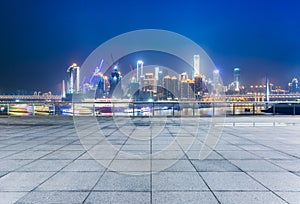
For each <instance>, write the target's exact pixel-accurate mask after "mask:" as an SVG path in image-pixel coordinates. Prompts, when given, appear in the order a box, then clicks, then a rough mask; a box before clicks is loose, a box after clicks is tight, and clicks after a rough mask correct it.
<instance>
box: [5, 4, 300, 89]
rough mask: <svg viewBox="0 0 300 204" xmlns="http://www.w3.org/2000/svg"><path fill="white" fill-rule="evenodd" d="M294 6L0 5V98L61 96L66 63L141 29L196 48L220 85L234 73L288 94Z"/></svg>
mask: <svg viewBox="0 0 300 204" xmlns="http://www.w3.org/2000/svg"><path fill="white" fill-rule="evenodd" d="M298 6H299V3H298V2H297V1H288V2H287V3H284V2H275V3H274V2H273V1H264V2H261V1H245V2H243V3H240V2H239V1H233V0H230V1H226V2H223V1H216V0H215V1H188V2H183V1H179V2H168V1H165V2H160V1H151V4H150V3H148V2H137V1H130V2H129V3H125V2H123V1H112V2H109V1H89V2H88V3H85V2H84V1H72V2H69V1H62V2H60V1H53V2H51V3H49V2H42V1H27V2H26V1H14V2H11V1H1V20H0V22H1V25H2V28H3V32H1V34H0V42H1V45H2V49H1V55H0V56H1V57H0V58H1V75H0V93H3V92H4V93H7V92H14V91H16V90H20V89H22V90H28V91H34V90H36V89H37V88H38V89H40V90H41V91H48V90H50V91H53V92H58V91H59V88H60V83H61V80H62V79H63V78H64V76H65V71H66V68H67V67H68V66H70V64H71V63H73V62H76V63H77V64H78V65H81V64H82V63H83V61H84V59H85V58H86V57H87V56H88V55H89V53H90V52H92V51H93V50H94V49H95V48H96V47H97V46H99V45H100V44H101V43H103V42H105V41H106V40H108V39H110V38H112V37H114V36H116V35H119V34H121V33H124V32H128V31H132V30H136V29H145V28H157V29H165V30H170V31H173V32H177V33H179V34H182V35H184V36H186V37H188V38H190V39H191V40H193V41H195V42H196V43H198V44H199V45H200V46H201V47H203V49H204V50H205V51H206V52H207V53H208V55H209V56H210V57H211V58H212V60H213V61H214V63H215V64H216V66H217V68H218V69H219V70H220V75H221V77H222V79H223V81H224V84H227V83H229V82H231V81H232V80H233V77H232V69H233V68H235V67H239V68H240V69H241V80H242V81H244V83H245V84H246V85H251V83H250V82H251V81H253V83H252V84H258V83H260V84H262V83H263V82H264V80H265V75H266V74H268V75H269V78H270V81H272V82H274V83H275V84H279V85H281V86H282V88H286V87H285V86H286V84H287V83H289V82H290V81H291V80H292V79H293V78H294V77H297V78H299V77H300V69H299V66H300V58H299V57H298V53H300V41H299V39H298V36H299V34H300V26H299V25H300V14H299V13H298V12H297V8H298ZM136 11H141V13H140V16H139V17H137V15H139V13H137V12H136ZM153 11H155V12H153ZM145 64H146V63H145ZM128 69H129V68H128ZM246 76H247V77H246Z"/></svg>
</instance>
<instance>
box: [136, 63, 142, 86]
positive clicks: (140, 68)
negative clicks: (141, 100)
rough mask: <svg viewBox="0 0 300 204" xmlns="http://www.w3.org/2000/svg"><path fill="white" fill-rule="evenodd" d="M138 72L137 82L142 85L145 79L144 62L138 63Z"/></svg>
mask: <svg viewBox="0 0 300 204" xmlns="http://www.w3.org/2000/svg"><path fill="white" fill-rule="evenodd" d="M136 72H137V73H136V78H137V82H139V83H141V81H142V80H141V78H142V77H144V62H143V61H142V60H138V61H137V64H136Z"/></svg>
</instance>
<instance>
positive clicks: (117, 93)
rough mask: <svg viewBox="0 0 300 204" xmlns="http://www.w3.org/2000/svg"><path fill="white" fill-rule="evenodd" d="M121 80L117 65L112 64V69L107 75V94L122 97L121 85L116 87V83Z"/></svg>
mask: <svg viewBox="0 0 300 204" xmlns="http://www.w3.org/2000/svg"><path fill="white" fill-rule="evenodd" d="M120 82H121V75H120V73H119V72H118V66H114V70H113V72H112V73H111V75H110V77H109V85H110V89H109V96H110V97H112V96H114V97H116V98H120V97H122V93H123V92H122V89H121V86H120V87H119V88H118V89H116V87H117V85H118V84H119V83H120Z"/></svg>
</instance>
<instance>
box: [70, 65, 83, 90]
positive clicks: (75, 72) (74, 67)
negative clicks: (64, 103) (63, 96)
mask: <svg viewBox="0 0 300 204" xmlns="http://www.w3.org/2000/svg"><path fill="white" fill-rule="evenodd" d="M67 72H68V73H70V78H69V83H68V85H69V86H68V92H69V93H71V94H73V93H74V92H75V91H76V92H77V93H78V92H79V91H80V67H79V66H77V64H76V63H73V64H72V65H71V66H69V67H68V69H67ZM74 75H75V77H74ZM74 84H75V87H74Z"/></svg>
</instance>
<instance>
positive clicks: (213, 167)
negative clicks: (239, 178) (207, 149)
mask: <svg viewBox="0 0 300 204" xmlns="http://www.w3.org/2000/svg"><path fill="white" fill-rule="evenodd" d="M191 161H192V163H193V165H194V166H195V168H196V169H197V171H202V172H218V171H225V172H234V171H235V172H238V171H240V170H239V169H238V168H237V167H236V166H234V165H232V164H231V163H230V162H229V161H228V160H191Z"/></svg>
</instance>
